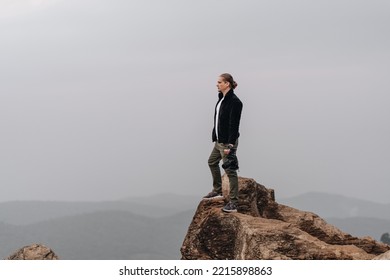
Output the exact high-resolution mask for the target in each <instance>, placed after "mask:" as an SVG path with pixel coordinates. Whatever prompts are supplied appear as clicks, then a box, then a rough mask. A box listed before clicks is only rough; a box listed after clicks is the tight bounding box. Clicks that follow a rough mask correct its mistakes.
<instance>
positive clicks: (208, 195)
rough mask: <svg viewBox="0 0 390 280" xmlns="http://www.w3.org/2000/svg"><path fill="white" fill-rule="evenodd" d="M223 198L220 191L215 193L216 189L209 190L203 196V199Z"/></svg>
mask: <svg viewBox="0 0 390 280" xmlns="http://www.w3.org/2000/svg"><path fill="white" fill-rule="evenodd" d="M219 198H223V195H222V194H221V193H217V192H216V191H212V192H209V193H208V194H207V195H205V196H204V197H203V199H205V200H212V199H219Z"/></svg>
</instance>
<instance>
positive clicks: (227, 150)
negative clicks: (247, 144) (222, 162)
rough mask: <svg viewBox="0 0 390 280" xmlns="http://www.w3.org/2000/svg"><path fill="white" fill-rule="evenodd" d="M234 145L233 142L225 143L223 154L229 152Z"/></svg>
mask: <svg viewBox="0 0 390 280" xmlns="http://www.w3.org/2000/svg"><path fill="white" fill-rule="evenodd" d="M233 147H234V145H233V144H228V145H227V149H224V150H223V152H224V154H225V155H228V154H229V153H230V149H231V148H233Z"/></svg>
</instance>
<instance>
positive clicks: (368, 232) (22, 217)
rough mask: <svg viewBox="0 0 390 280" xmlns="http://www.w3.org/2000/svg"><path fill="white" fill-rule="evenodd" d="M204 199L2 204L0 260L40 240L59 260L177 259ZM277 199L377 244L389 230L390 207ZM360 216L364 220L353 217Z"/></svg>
mask: <svg viewBox="0 0 390 280" xmlns="http://www.w3.org/2000/svg"><path fill="white" fill-rule="evenodd" d="M200 200H201V196H199V197H196V196H183V195H177V194H168V193H166V194H158V195H153V196H148V197H134V198H125V199H123V200H118V201H100V202H65V201H57V202H55V201H14V202H3V203H0V259H2V258H5V257H7V256H8V255H9V254H11V253H12V252H14V251H15V250H16V249H17V248H21V247H23V246H25V245H28V244H32V243H37V242H41V243H43V244H45V245H47V246H49V247H51V248H53V250H54V251H55V252H56V253H58V255H59V257H60V258H61V259H178V258H180V252H179V248H180V246H181V243H182V241H183V238H184V235H185V232H186V230H187V228H188V225H189V223H190V222H191V220H192V218H193V215H194V213H195V210H196V207H197V205H198V203H199V202H200ZM276 200H277V201H278V202H279V203H282V204H285V205H289V206H291V207H294V208H297V209H303V210H306V211H310V212H314V213H318V214H319V215H321V216H322V217H324V218H325V219H326V220H327V221H328V222H329V223H332V224H334V225H335V226H337V227H339V228H340V229H342V230H344V231H346V232H349V233H351V234H352V235H355V236H371V237H372V238H374V239H376V240H379V238H380V235H381V234H382V233H383V232H389V231H390V221H389V217H388V216H387V213H390V212H389V208H388V207H389V205H388V204H380V203H374V202H369V201H364V200H359V199H353V198H348V197H344V196H339V195H333V194H326V193H308V194H305V195H302V196H297V197H293V198H288V199H276ZM357 214H359V215H360V214H362V215H364V216H366V217H360V216H359V217H354V216H353V215H357ZM351 216H352V217H351ZM382 231H383V232H382Z"/></svg>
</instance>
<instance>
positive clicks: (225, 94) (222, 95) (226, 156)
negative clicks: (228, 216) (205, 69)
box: [203, 73, 242, 212]
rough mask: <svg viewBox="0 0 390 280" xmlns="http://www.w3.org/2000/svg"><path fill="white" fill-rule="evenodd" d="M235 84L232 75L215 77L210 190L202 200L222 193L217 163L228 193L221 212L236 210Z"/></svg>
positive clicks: (239, 106) (237, 109)
mask: <svg viewBox="0 0 390 280" xmlns="http://www.w3.org/2000/svg"><path fill="white" fill-rule="evenodd" d="M236 87H237V83H236V82H235V81H234V79H233V77H232V75H230V74H228V73H224V74H222V75H220V76H219V77H218V81H217V88H218V92H219V94H218V98H219V99H218V102H217V104H216V106H215V112H214V128H213V132H212V140H213V142H215V144H214V148H213V150H212V151H211V154H210V157H209V160H208V164H209V167H210V170H211V175H212V177H213V190H212V191H211V192H210V193H209V194H207V195H206V196H204V197H203V199H207V200H211V199H219V198H223V195H222V178H221V171H220V168H219V162H220V161H221V159H222V161H223V165H222V167H223V168H224V169H225V172H226V174H227V176H228V178H229V183H230V195H229V202H228V203H227V204H226V205H225V206H224V207H223V208H222V211H224V212H237V206H238V177H237V170H238V161H237V156H236V151H237V146H238V137H239V136H240V133H239V126H240V119H241V111H242V102H241V101H240V99H239V98H238V97H237V96H236V95H235V94H234V89H235V88H236Z"/></svg>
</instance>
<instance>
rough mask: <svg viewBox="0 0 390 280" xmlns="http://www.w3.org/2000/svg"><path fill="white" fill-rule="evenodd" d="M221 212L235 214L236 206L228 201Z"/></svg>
mask: <svg viewBox="0 0 390 280" xmlns="http://www.w3.org/2000/svg"><path fill="white" fill-rule="evenodd" d="M222 211H223V212H227V213H232V212H237V205H236V204H235V203H234V202H231V201H229V202H228V203H227V204H226V205H225V206H224V207H223V208H222Z"/></svg>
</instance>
